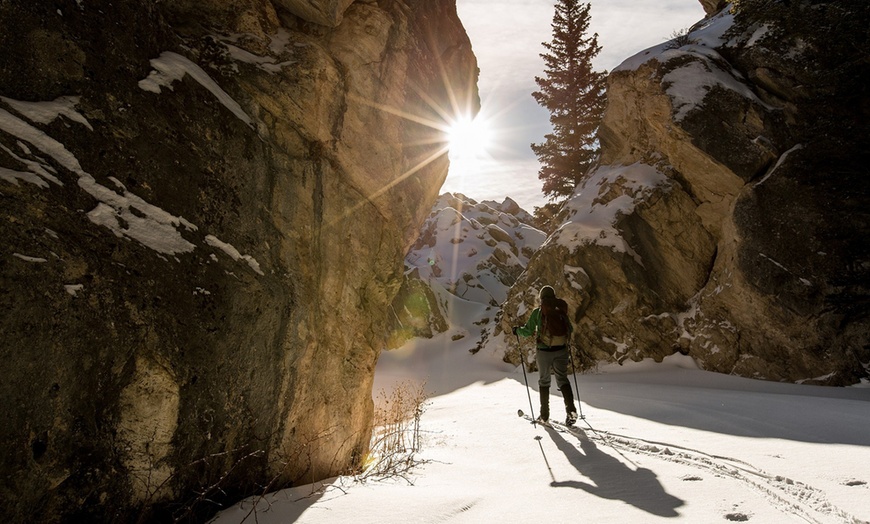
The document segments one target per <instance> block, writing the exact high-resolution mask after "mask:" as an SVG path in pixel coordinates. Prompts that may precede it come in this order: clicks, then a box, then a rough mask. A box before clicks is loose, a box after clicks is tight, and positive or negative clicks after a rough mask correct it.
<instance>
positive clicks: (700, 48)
mask: <svg viewBox="0 0 870 524" xmlns="http://www.w3.org/2000/svg"><path fill="white" fill-rule="evenodd" d="M733 23H734V15H732V14H731V13H730V10H724V11H722V12H721V13H719V14H718V15H716V16H714V17H713V18H711V19H709V20H705V21H704V22H703V23H702V24H700V25H698V26H696V27H695V28H693V29H692V31H691V32H689V33H688V34H687V35H686V36H685V41H680V42H678V41H677V40H671V41H668V42H664V43H662V44H659V45H657V46H654V47H651V48H649V49H646V50H644V51H641V52H640V53H638V54H636V55H634V56H632V57H630V58H628V59H627V60H625V61H624V62H623V63H622V64H620V65H619V66H618V67H617V68H616V69H614V71H635V70H637V69H638V68H639V67H641V66H642V65H644V64H646V63H648V62H649V61H651V60H655V61H657V62H659V63H662V64H664V63H668V62H670V61H671V60H673V59H676V58H690V59H691V60H684V62H685V64H684V65H682V66H680V67H677V68H676V69H673V70H672V71H670V72H668V73H667V74H666V75H665V76H664V77H662V84H663V86H664V87H665V92H666V93H667V94H668V95H669V96H670V98H671V100H672V102H673V106H674V120H675V121H676V122H680V121H681V120H683V119H684V118H685V117H686V116H687V115H688V114H689V112H690V111H691V110H692V109H695V108H697V107H699V106H701V105H703V101H704V98H705V97H706V96H707V93H708V92H710V90H711V89H713V88H714V87H720V88H723V89H728V90H731V91H734V92H736V93H738V94H739V95H740V96H742V97H744V98H746V99H749V100H752V101H753V102H754V103H756V104H758V105H760V106H762V107H765V108H768V109H772V107H771V106H769V105H768V104H766V103H764V102H763V101H762V100H761V99H759V98H758V96H756V95H755V93H754V92H753V91H752V90H751V89H750V88H749V87H748V86H747V85H746V84H745V83H744V82H743V76H742V75H741V74H740V72H738V71H737V70H736V69H734V68H733V67H731V66H730V65H729V64H728V61H727V60H725V59H724V58H723V57H722V56H721V55H720V54H719V53H718V52H717V51H716V49H721V48H722V47H725V46H728V45H729V42H727V41H726V36H725V35H726V33H727V31H728V29H730V28H731V26H732V25H733ZM756 34H757V33H756ZM753 38H754V36H753ZM759 38H760V36H759Z"/></svg>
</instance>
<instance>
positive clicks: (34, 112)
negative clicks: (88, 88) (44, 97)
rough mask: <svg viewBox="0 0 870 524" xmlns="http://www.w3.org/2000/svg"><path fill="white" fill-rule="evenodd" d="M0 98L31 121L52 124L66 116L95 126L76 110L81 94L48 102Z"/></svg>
mask: <svg viewBox="0 0 870 524" xmlns="http://www.w3.org/2000/svg"><path fill="white" fill-rule="evenodd" d="M0 100H3V101H4V102H6V104H8V105H9V107H11V108H12V109H14V110H15V111H16V112H18V113H19V114H21V115H23V116H24V117H25V118H27V119H28V120H30V121H31V122H36V123H39V124H50V123H51V122H53V121H54V120H55V119H57V118H58V117H61V116H63V117H65V118H67V119H69V120H70V121H72V122H75V123H77V124H81V125H83V126H85V127H86V128H88V130H90V131H93V130H94V128H93V126H91V123H90V122H88V119H87V118H85V117H84V116H83V115H82V114H81V113H79V112H78V111H77V110H76V105H78V103H79V100H81V97H80V96H62V97H59V98H56V99H55V100H52V101H46V102H22V101H19V100H13V99H11V98H6V97H5V96H0Z"/></svg>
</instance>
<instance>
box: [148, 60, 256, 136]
mask: <svg viewBox="0 0 870 524" xmlns="http://www.w3.org/2000/svg"><path fill="white" fill-rule="evenodd" d="M151 67H153V68H154V71H152V72H151V73H150V74H149V75H148V76H147V77H146V78H144V79H142V80H140V81H139V87H140V88H141V89H143V90H145V91H150V92H152V93H157V94H160V92H161V89H162V88H164V87H167V88H169V89H170V90H172V84H173V83H174V82H176V81H178V80H181V79H182V78H184V75H190V77H191V78H193V79H194V80H196V81H197V82H199V84H200V85H201V86H202V87H204V88H206V89H208V91H209V92H210V93H211V94H213V95H214V96H215V98H217V99H218V101H219V102H220V103H221V104H223V106H224V107H226V108H227V109H229V110H230V112H231V113H232V114H234V115H236V118H238V119H239V120H241V121H242V122H244V123H245V124H246V125H247V126H249V127H251V128H253V127H254V122H253V120H252V119H251V117H250V116H248V114H247V113H245V110H244V109H242V106H240V105H239V103H238V102H236V101H235V100H233V98H232V97H231V96H230V95H229V94H227V92H226V91H224V90H223V88H221V86H219V85H218V84H217V82H215V81H214V80H213V79H212V78H211V77H210V76H209V75H208V73H206V72H205V71H203V69H202V68H201V67H199V66H198V65H196V64H195V63H193V62H191V61H190V60H189V59H187V58H185V57H183V56H181V55H179V54H178V53H173V52H171V51H166V52H164V53H162V54H161V55H160V56H159V57H157V58H153V59H151Z"/></svg>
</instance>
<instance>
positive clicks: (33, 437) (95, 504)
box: [0, 0, 477, 522]
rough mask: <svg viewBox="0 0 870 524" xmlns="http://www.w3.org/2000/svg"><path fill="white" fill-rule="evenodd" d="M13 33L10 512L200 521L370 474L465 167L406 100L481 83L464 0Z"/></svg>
mask: <svg viewBox="0 0 870 524" xmlns="http://www.w3.org/2000/svg"><path fill="white" fill-rule="evenodd" d="M309 8H311V9H312V10H313V11H311V12H309V11H308V9H309ZM312 22H313V23H312ZM328 26H335V27H328ZM0 28H2V30H0V44H2V49H3V50H4V51H3V53H2V54H0V95H2V98H0V199H2V201H3V206H2V211H0V214H2V220H0V237H2V238H3V249H2V253H0V281H2V285H0V290H2V291H0V309H2V311H3V312H4V313H3V316H2V319H0V362H2V364H0V366H2V368H0V369H2V374H3V380H2V381H0V400H2V402H0V404H2V408H0V417H2V419H3V420H4V423H3V425H2V429H0V441H2V442H3V449H4V453H3V458H2V464H0V468H2V475H0V477H2V479H3V480H2V481H0V499H2V500H3V501H4V503H3V504H2V505H0V515H2V517H3V520H5V521H10V522H16V521H18V522H21V521H25V520H26V521H30V522H39V521H89V522H124V521H128V520H129V521H134V520H138V519H140V517H141V518H143V519H154V520H171V519H173V518H182V517H184V518H186V517H191V516H193V518H195V519H198V518H201V517H202V514H201V513H200V512H203V511H204V512H206V513H207V512H209V511H213V510H214V509H215V506H214V505H213V504H212V503H211V502H205V501H206V500H218V501H219V500H221V499H222V498H223V499H227V498H229V499H232V498H234V497H240V496H243V495H245V494H248V493H252V492H254V491H256V490H262V489H274V488H278V487H280V486H285V485H288V484H292V483H298V482H310V481H312V480H315V479H318V478H323V477H327V476H330V475H335V474H338V473H341V472H343V471H347V470H348V469H350V468H353V467H354V466H355V465H356V464H358V463H359V461H360V460H361V459H362V456H363V454H364V453H365V451H366V448H367V446H368V439H369V433H370V424H371V421H370V415H371V410H372V408H371V382H372V374H373V368H374V364H375V361H376V359H377V355H378V352H379V351H380V348H382V347H383V346H384V343H385V339H386V335H385V334H384V333H385V331H386V330H385V329H384V326H385V325H386V323H387V317H388V315H389V305H390V303H391V302H392V300H393V297H394V295H395V294H396V292H397V290H398V289H399V286H400V284H401V282H402V258H403V256H404V254H405V253H406V251H407V248H408V246H410V245H411V243H413V242H414V239H415V238H417V228H418V227H419V224H420V223H421V222H422V220H423V219H424V218H425V216H426V214H427V213H428V212H429V209H430V206H431V203H432V202H433V201H435V198H436V197H437V194H438V193H437V192H438V189H439V187H440V185H441V183H442V182H443V180H444V177H445V176H446V162H447V160H446V158H444V157H441V158H435V159H434V160H432V161H431V162H428V163H426V162H424V160H426V159H428V158H430V157H431V156H432V153H433V152H434V151H437V150H438V148H439V147H440V146H439V145H438V144H434V145H432V144H433V142H434V140H432V139H433V138H437V136H436V135H434V133H436V131H434V130H432V129H429V128H427V127H425V126H421V125H419V124H417V123H416V122H415V121H413V120H411V119H406V118H403V116H402V115H416V116H420V117H422V120H430V121H431V120H433V119H437V118H439V117H438V113H437V111H436V108H435V107H433V105H437V106H440V107H449V100H450V97H449V96H448V92H450V91H453V93H452V94H454V95H455V96H458V97H460V98H462V97H471V98H472V99H476V93H474V92H467V89H469V88H468V86H473V85H475V80H476V75H477V68H476V63H475V60H474V57H473V55H472V54H471V50H470V45H469V42H468V38H467V36H466V35H465V33H464V30H463V28H462V26H461V25H460V23H459V21H458V18H457V16H456V12H455V6H454V4H453V2H452V1H448V0H444V1H441V0H438V1H431V0H426V1H410V2H389V1H386V2H385V1H376V0H358V1H356V2H353V3H351V2H349V1H347V0H344V1H322V2H320V1H318V2H312V1H306V2H294V1H289V0H285V1H280V2H279V1H275V2H269V1H267V0H241V1H234V2H229V1H224V0H208V1H205V2H191V1H180V2H169V3H153V2H133V1H122V2H102V1H94V2H91V1H87V2H77V3H74V2H69V3H66V4H64V6H60V8H59V4H58V5H54V4H51V5H49V4H45V3H40V2H30V1H23V0H22V1H18V0H14V1H12V2H4V3H2V4H0ZM436 36H437V38H436ZM445 82H449V85H445ZM420 144H425V145H420Z"/></svg>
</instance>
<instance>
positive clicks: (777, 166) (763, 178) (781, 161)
mask: <svg viewBox="0 0 870 524" xmlns="http://www.w3.org/2000/svg"><path fill="white" fill-rule="evenodd" d="M803 147H804V146H803V144H797V145H796V146H794V147H792V148H791V149H789V150H788V151H786V152H785V153H783V154H781V155H780V156H779V159H777V161H776V164H774V166H773V167H772V168H771V169H770V171H768V172H767V174H765V175H764V177H762V179H761V180H759V181H758V182H757V183H756V184H755V187H758V186H760V185H761V184H763V183H765V182H766V181H767V179H768V178H770V177H771V176H773V174H774V173H775V172H776V170H777V169H779V166H781V165H782V163H783V162H785V159H786V158H788V155H790V154H792V153H794V152H795V151H797V150H798V149H803Z"/></svg>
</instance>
